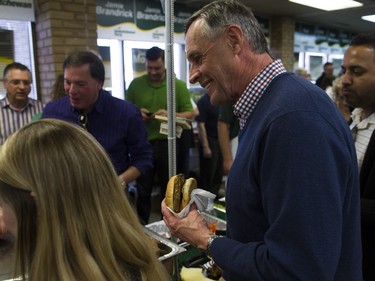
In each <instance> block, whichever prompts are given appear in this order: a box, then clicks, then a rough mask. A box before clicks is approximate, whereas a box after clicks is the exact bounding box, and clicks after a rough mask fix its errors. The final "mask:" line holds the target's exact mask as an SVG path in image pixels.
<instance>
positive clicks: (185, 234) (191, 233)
mask: <svg viewBox="0 0 375 281" xmlns="http://www.w3.org/2000/svg"><path fill="white" fill-rule="evenodd" d="M161 212H162V214H163V219H164V221H165V223H166V225H167V226H168V228H169V230H170V232H171V235H172V236H174V237H177V238H180V239H181V240H183V241H185V242H187V243H189V244H190V245H193V246H194V247H196V248H198V249H201V250H203V251H206V250H207V241H208V239H209V238H210V236H211V235H212V232H211V231H210V230H209V228H208V225H207V222H206V221H205V220H204V218H203V217H202V216H201V215H200V213H199V212H198V210H197V207H196V205H195V203H193V204H192V205H191V206H190V210H189V213H188V214H187V215H186V217H183V218H180V217H178V216H176V215H174V214H173V213H172V212H171V211H170V210H169V209H168V208H167V205H166V204H165V200H163V201H162V203H161Z"/></svg>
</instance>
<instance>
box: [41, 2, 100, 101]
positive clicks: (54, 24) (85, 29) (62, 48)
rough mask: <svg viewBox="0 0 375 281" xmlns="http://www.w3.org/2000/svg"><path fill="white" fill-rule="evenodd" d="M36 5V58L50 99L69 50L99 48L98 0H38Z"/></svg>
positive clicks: (43, 93) (45, 97) (43, 95)
mask: <svg viewBox="0 0 375 281" xmlns="http://www.w3.org/2000/svg"><path fill="white" fill-rule="evenodd" d="M35 9H36V21H35V33H36V46H37V51H36V54H37V60H36V62H37V65H38V66H39V69H38V70H39V79H40V89H41V90H40V92H41V99H42V101H43V102H47V101H49V100H50V92H51V88H52V85H53V83H54V81H55V79H56V77H57V76H58V75H59V74H60V73H62V64H63V61H64V59H65V57H66V56H67V54H69V53H70V52H71V51H73V50H78V49H81V50H82V49H87V50H93V51H95V52H98V47H97V41H96V40H97V33H96V0H36V1H35Z"/></svg>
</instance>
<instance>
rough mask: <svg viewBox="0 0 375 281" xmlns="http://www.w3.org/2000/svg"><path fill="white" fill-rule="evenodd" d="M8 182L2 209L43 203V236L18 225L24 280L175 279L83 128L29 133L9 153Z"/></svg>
mask: <svg viewBox="0 0 375 281" xmlns="http://www.w3.org/2000/svg"><path fill="white" fill-rule="evenodd" d="M0 180H1V181H2V183H1V185H0V187H1V188H0V189H1V192H0V195H1V198H2V199H3V202H2V204H4V203H6V204H9V205H10V206H11V207H12V205H14V204H16V203H15V202H14V200H13V202H12V200H11V199H12V198H14V196H7V194H9V192H13V193H14V191H19V192H20V193H23V194H24V193H25V191H26V192H28V193H29V194H30V199H32V200H35V205H36V211H35V212H34V213H37V215H34V216H37V223H36V224H37V227H36V230H33V229H32V228H30V226H29V227H24V226H23V224H25V220H24V217H17V220H18V227H19V228H18V232H17V255H18V258H17V269H18V271H21V275H22V276H23V279H22V280H26V276H27V275H28V280H30V281H41V280H48V281H55V280H59V281H60V280H61V281H74V280H77V281H120V280H131V281H133V280H142V281H143V280H152V281H158V280H160V281H165V280H169V279H170V278H169V276H168V275H167V273H166V272H165V269H164V267H163V266H162V265H161V263H159V261H158V260H157V257H156V253H155V251H154V250H153V247H152V245H151V242H150V239H149V237H148V236H147V235H146V234H145V233H144V231H143V228H142V226H141V225H140V223H139V222H138V219H137V216H136V215H135V213H134V212H133V210H132V208H131V206H130V204H129V202H128V201H127V200H126V198H125V196H124V193H123V190H122V188H121V185H120V183H119V180H118V177H117V175H116V172H115V170H114V168H113V166H112V163H111V161H110V159H109V158H108V156H107V154H106V152H105V151H104V150H103V149H102V147H101V146H100V145H99V144H98V143H97V142H96V140H95V139H94V138H93V137H92V136H90V135H89V134H87V133H86V132H84V131H83V130H82V129H81V128H79V127H76V126H75V125H72V124H69V123H66V122H64V121H60V120H52V119H43V120H39V121H35V122H33V123H31V124H29V125H26V126H25V127H23V128H22V129H20V130H19V131H18V132H17V133H15V134H14V135H13V136H11V137H10V138H9V140H7V141H6V143H5V144H4V145H3V147H1V150H0ZM14 209H17V208H14ZM20 214H21V212H16V215H20ZM28 229H29V230H28ZM23 231H27V233H24V232H23ZM33 232H34V233H33ZM35 232H36V233H37V235H36V238H35V241H33V239H32V237H34V236H35Z"/></svg>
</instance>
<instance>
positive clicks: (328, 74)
mask: <svg viewBox="0 0 375 281" xmlns="http://www.w3.org/2000/svg"><path fill="white" fill-rule="evenodd" d="M323 70H324V71H323V73H322V74H321V75H320V76H319V77H318V79H316V82H315V85H317V86H318V87H319V88H321V89H323V90H326V89H327V88H328V87H331V86H332V82H333V80H335V78H336V77H335V76H334V75H333V64H332V62H326V63H325V64H324V65H323Z"/></svg>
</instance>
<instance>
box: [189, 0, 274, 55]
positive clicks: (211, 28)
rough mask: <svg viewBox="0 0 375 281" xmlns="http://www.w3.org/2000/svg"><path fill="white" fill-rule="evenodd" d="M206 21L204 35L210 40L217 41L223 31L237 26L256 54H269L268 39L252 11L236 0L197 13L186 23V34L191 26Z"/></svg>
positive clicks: (207, 7)
mask: <svg viewBox="0 0 375 281" xmlns="http://www.w3.org/2000/svg"><path fill="white" fill-rule="evenodd" d="M198 19H204V22H205V25H203V29H202V33H203V35H204V36H206V37H207V38H208V39H209V40H215V39H216V38H218V37H219V36H220V34H222V32H223V29H224V28H225V27H226V26H228V25H230V24H236V25H238V26H240V27H241V29H242V31H243V33H244V35H245V38H246V39H247V41H248V43H249V44H250V46H251V47H252V50H253V51H254V52H255V53H258V54H262V53H265V52H268V45H267V40H266V37H265V35H264V33H263V31H262V29H261V27H260V25H259V23H258V21H257V19H256V18H255V16H254V14H253V13H252V11H251V9H250V8H249V7H247V6H245V5H244V4H242V3H240V2H239V1H236V0H218V1H214V2H212V3H210V4H208V5H206V6H204V7H203V8H202V9H200V10H199V11H197V12H195V13H194V14H193V15H192V16H191V17H190V18H189V19H188V20H187V22H186V25H185V33H186V32H187V31H188V29H189V28H190V26H191V24H192V23H193V22H195V21H196V20H198Z"/></svg>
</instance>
